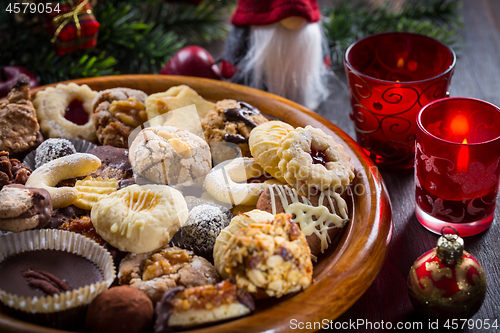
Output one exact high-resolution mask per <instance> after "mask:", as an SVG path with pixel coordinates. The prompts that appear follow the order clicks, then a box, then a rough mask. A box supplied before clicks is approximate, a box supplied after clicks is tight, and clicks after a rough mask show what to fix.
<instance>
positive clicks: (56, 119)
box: [33, 83, 97, 142]
mask: <svg viewBox="0 0 500 333" xmlns="http://www.w3.org/2000/svg"><path fill="white" fill-rule="evenodd" d="M96 95H97V92H96V91H93V90H92V89H90V88H89V86H87V85H86V84H84V85H81V86H79V85H77V84H75V83H70V84H67V85H66V84H58V85H57V86H55V87H49V88H46V89H45V90H42V91H39V92H38V93H37V94H36V98H35V99H34V100H33V105H34V106H35V108H36V116H37V117H38V120H39V121H40V128H41V129H42V133H43V134H44V136H45V137H49V138H75V137H76V138H80V139H84V140H87V141H91V142H95V141H96V139H97V137H96V133H95V127H94V123H93V122H92V113H93V109H92V101H93V100H94V97H95V96H96Z"/></svg>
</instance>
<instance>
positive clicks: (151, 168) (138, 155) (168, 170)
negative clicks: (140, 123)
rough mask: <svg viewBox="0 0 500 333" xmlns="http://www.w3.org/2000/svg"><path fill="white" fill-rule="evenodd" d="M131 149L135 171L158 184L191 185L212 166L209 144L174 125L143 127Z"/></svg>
mask: <svg viewBox="0 0 500 333" xmlns="http://www.w3.org/2000/svg"><path fill="white" fill-rule="evenodd" d="M129 152H130V163H131V164H132V168H133V169H134V172H135V173H136V174H139V175H141V176H142V177H144V178H146V179H148V180H150V181H152V182H154V183H157V184H168V185H183V186H189V185H192V184H194V183H195V182H196V181H198V180H200V179H202V178H203V177H205V175H207V174H208V172H209V171H210V169H211V167H212V159H211V155H210V148H209V147H208V144H207V143H206V142H205V141H204V140H203V139H201V138H200V137H198V136H196V135H195V134H193V133H190V132H188V131H182V130H180V129H178V128H176V127H172V126H164V127H149V128H145V129H143V130H142V131H141V132H140V133H139V134H138V135H137V137H136V138H135V140H134V142H133V143H132V145H131V146H130V150H129Z"/></svg>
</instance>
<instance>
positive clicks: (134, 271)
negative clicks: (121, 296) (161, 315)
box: [118, 246, 219, 302]
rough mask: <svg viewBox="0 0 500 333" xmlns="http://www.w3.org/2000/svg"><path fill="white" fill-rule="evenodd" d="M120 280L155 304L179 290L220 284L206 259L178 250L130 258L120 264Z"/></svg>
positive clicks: (176, 248) (131, 256)
mask: <svg viewBox="0 0 500 333" xmlns="http://www.w3.org/2000/svg"><path fill="white" fill-rule="evenodd" d="M118 278H119V280H120V284H121V285H130V286H131V287H132V288H135V289H138V290H141V291H143V292H144V293H146V295H147V296H148V297H149V298H150V299H151V300H152V301H153V302H157V301H159V300H160V299H161V297H162V295H163V294H164V293H165V292H166V291H167V290H170V289H173V288H175V287H177V286H184V287H187V288H190V287H195V286H203V285H207V284H215V283H217V282H219V275H218V274H217V272H216V271H215V268H214V267H213V266H212V265H211V264H210V263H209V262H208V261H207V260H206V259H205V258H202V257H198V256H196V255H195V254H194V253H193V252H191V251H188V250H184V249H181V248H179V247H176V246H172V247H165V248H163V249H160V250H157V251H154V252H148V253H142V254H133V253H130V254H128V255H127V256H126V257H125V258H124V259H123V260H122V262H121V264H120V272H119V274H118Z"/></svg>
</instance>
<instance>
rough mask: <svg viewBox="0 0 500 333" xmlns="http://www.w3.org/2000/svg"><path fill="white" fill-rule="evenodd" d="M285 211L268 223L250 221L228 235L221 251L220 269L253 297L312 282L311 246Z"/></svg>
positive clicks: (297, 288) (278, 293)
mask: <svg viewBox="0 0 500 333" xmlns="http://www.w3.org/2000/svg"><path fill="white" fill-rule="evenodd" d="M290 218H291V216H290V215H288V214H278V215H276V216H275V218H274V220H272V221H271V222H268V223H256V224H250V225H249V227H247V228H242V229H240V230H238V231H236V232H235V234H234V236H233V237H231V239H230V240H229V242H228V244H227V246H226V247H225V252H224V270H225V271H226V272H227V273H228V275H229V277H230V278H231V279H233V280H234V281H236V285H237V286H238V288H241V289H243V290H246V291H248V292H250V293H251V294H252V295H253V296H254V297H256V298H266V297H281V296H284V295H286V294H289V293H293V292H297V291H300V290H302V289H305V288H307V287H308V286H309V285H310V284H311V282H312V272H313V265H312V261H311V250H310V249H309V246H308V245H307V241H306V239H305V237H304V234H303V233H302V232H301V231H300V228H299V226H298V225H297V224H296V223H293V222H292V221H291V219H290Z"/></svg>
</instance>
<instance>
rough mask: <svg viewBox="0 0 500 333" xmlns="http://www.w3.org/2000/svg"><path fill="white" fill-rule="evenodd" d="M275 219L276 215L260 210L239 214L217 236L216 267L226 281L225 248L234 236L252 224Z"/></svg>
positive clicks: (215, 248)
mask: <svg viewBox="0 0 500 333" xmlns="http://www.w3.org/2000/svg"><path fill="white" fill-rule="evenodd" d="M273 219H274V215H272V214H269V213H268V212H264V211H262V210H258V209H254V210H251V211H249V212H246V213H241V214H238V215H236V216H235V217H233V218H232V219H231V222H230V223H229V225H228V226H227V227H225V228H224V229H223V230H222V231H221V233H220V234H219V236H217V239H216V240H215V245H214V265H215V269H217V272H218V273H219V274H220V276H222V277H223V278H224V279H227V278H228V277H229V275H228V274H227V272H226V271H225V270H224V253H225V249H226V248H225V247H226V246H227V244H228V243H229V241H230V240H231V238H232V237H233V235H234V234H235V233H236V231H238V230H240V229H241V228H245V227H248V226H249V225H250V224H255V223H265V222H268V221H272V220H273Z"/></svg>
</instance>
